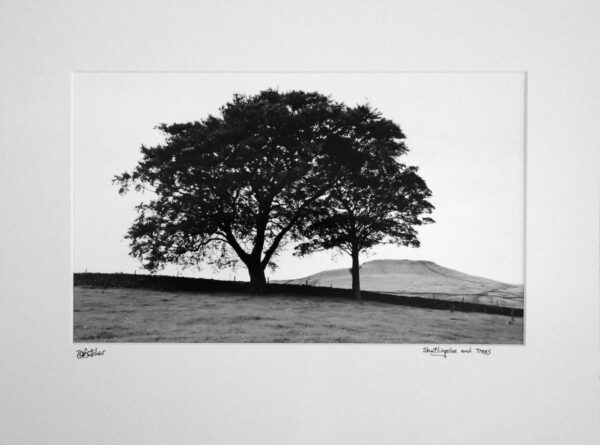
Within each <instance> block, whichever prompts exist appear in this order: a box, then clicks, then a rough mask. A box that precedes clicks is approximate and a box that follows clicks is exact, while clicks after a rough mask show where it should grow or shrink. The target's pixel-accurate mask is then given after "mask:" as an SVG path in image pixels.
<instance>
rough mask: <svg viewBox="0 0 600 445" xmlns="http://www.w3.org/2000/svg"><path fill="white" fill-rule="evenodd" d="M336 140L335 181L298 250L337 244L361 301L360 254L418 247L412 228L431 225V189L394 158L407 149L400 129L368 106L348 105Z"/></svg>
mask: <svg viewBox="0 0 600 445" xmlns="http://www.w3.org/2000/svg"><path fill="white" fill-rule="evenodd" d="M344 120H345V125H344V129H343V131H339V132H338V134H337V137H336V143H335V144H333V143H330V146H329V150H328V153H329V156H330V169H331V171H332V172H333V171H334V172H336V174H337V175H339V176H337V178H338V179H337V180H336V182H335V185H334V186H333V187H332V189H331V191H330V192H329V193H328V195H327V198H326V201H325V203H324V204H325V205H323V206H321V207H320V208H319V209H318V210H317V211H315V212H314V213H313V214H311V215H310V216H309V217H308V223H307V224H305V225H304V226H303V234H304V236H305V237H306V238H307V240H306V241H305V242H302V243H300V244H299V245H297V246H296V251H297V254H299V255H306V254H309V253H312V252H315V251H320V250H327V249H333V248H338V249H340V250H342V251H343V252H345V253H347V254H348V255H350V256H351V258H352V268H351V274H352V292H353V296H354V298H355V299H357V300H360V299H361V296H360V271H359V257H360V253H361V252H363V251H365V250H368V249H369V248H371V247H373V246H375V245H378V244H384V243H393V244H397V245H401V246H414V247H418V246H419V245H420V244H419V240H418V238H417V231H416V229H415V227H416V226H420V225H422V224H425V223H431V222H433V220H432V219H431V218H428V217H424V215H426V214H429V213H431V211H432V210H433V206H432V205H431V204H430V203H429V202H428V201H427V198H428V197H430V196H431V191H430V190H429V189H428V188H427V185H426V184H425V181H424V180H423V179H422V178H421V177H420V176H419V175H418V174H417V171H418V169H417V167H408V166H406V165H404V164H401V163H399V162H398V161H397V160H396V158H397V157H399V156H401V155H403V154H404V153H406V152H407V151H408V150H407V148H406V146H405V145H404V142H403V140H404V138H405V136H404V134H403V133H402V131H401V130H400V127H398V125H396V124H395V123H393V122H392V121H390V120H388V119H384V118H383V117H382V116H381V114H380V113H379V112H378V111H376V110H373V109H372V108H371V107H370V106H368V105H364V106H358V107H356V108H348V109H346V110H345V113H344Z"/></svg>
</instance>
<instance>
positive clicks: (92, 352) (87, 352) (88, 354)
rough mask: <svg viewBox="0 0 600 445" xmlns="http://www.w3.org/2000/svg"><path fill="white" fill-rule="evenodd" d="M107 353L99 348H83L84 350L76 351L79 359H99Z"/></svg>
mask: <svg viewBox="0 0 600 445" xmlns="http://www.w3.org/2000/svg"><path fill="white" fill-rule="evenodd" d="M105 352H106V349H101V350H98V348H90V349H88V348H83V350H81V349H78V350H77V351H76V353H77V358H92V357H97V356H99V355H104V353H105Z"/></svg>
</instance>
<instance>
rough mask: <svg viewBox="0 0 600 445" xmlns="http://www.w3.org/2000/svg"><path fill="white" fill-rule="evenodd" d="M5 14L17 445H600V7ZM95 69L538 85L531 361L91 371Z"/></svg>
mask: <svg viewBox="0 0 600 445" xmlns="http://www.w3.org/2000/svg"><path fill="white" fill-rule="evenodd" d="M0 17H1V20H2V22H1V24H0V32H1V33H2V38H1V40H0V41H1V42H2V43H1V44H2V53H1V56H2V64H1V65H2V77H1V79H0V80H1V89H0V91H1V93H0V94H1V98H2V109H1V117H2V119H1V124H2V127H1V129H0V130H1V131H0V143H1V152H0V172H1V175H0V194H1V195H0V204H1V206H2V207H1V208H2V217H1V218H0V233H1V234H2V235H1V238H0V239H1V243H2V244H1V250H0V265H1V267H0V317H1V320H0V321H1V323H0V335H1V337H0V338H1V340H0V443H2V444H7V445H8V444H11V445H12V444H55V443H56V444H79V443H86V444H107V443H109V444H131V443H177V444H181V443H190V444H191V443H194V444H197V443H207V444H238V443H244V444H271V443H273V444H279V443H286V444H301V443H302V444H303V443H323V444H337V443H340V444H342V443H343V444H363V443H364V444H367V443H368V444H371V443H376V444H397V443H411V444H441V443H444V444H446V443H450V444H480V443H486V444H505V443H520V444H522V443H527V444H529V443H531V444H538V443H557V444H560V443H577V444H596V443H598V441H599V439H600V425H599V418H600V415H599V414H600V360H599V358H600V354H599V352H600V348H599V337H600V335H599V329H598V328H599V323H598V322H599V311H598V308H599V300H598V282H599V277H598V270H599V269H598V266H599V264H598V247H599V243H598V241H599V238H598V233H599V220H598V179H599V178H598V171H599V168H598V167H599V162H598V161H599V158H598V140H599V135H600V131H599V126H598V123H597V121H598V116H599V115H600V101H599V96H598V95H599V93H600V89H599V88H598V75H599V70H598V68H599V66H598V54H599V53H600V51H599V50H600V48H599V44H598V42H599V41H600V38H599V37H600V36H599V31H598V28H597V25H598V23H599V21H600V20H599V19H600V16H599V7H598V4H597V3H596V2H591V1H579V2H572V1H503V2H492V1H477V2H476V1H455V2H445V1H418V2H416V1H415V2H402V1H394V2H379V3H377V6H375V4H374V3H372V4H371V3H367V2H356V1H345V2H341V1H338V2H336V1H332V2H328V3H327V4H326V5H324V4H322V2H298V3H297V4H295V5H292V4H288V3H287V2H276V1H269V2H265V1H263V2H260V1H259V2H241V1H239V2H231V1H230V2H222V3H217V2H212V3H209V2H191V1H189V2H184V1H175V2H173V1H170V2H133V1H131V2H127V3H124V2H116V1H102V2H100V1H90V2H75V1H57V2H30V3H25V2H16V1H4V2H2V3H0ZM73 70H132V71H137V70H143V71H158V70H163V71H164V70H167V71H180V70H188V71H197V70H210V71H215V70H217V71H218V70H235V71H264V70H268V71H279V70H286V71H315V70H318V71H330V70H333V71H354V70H369V71H464V70H469V71H470V70H474V71H480V70H483V71H494V70H526V71H528V79H529V88H528V92H529V96H528V103H529V109H528V110H529V111H528V154H527V196H526V197H527V223H526V226H527V238H526V245H527V264H526V292H527V294H526V295H527V296H526V299H527V303H526V345H525V346H512V347H494V348H493V352H492V355H491V356H489V357H480V356H474V357H452V358H448V359H442V358H438V357H430V356H428V355H424V354H422V353H421V352H420V351H421V348H420V346H418V345H202V344H200V345H182V344H178V345H164V344H163V345H152V344H146V345H114V346H113V345H108V346H106V347H105V348H106V349H107V352H106V355H105V356H103V357H99V358H93V359H87V360H76V359H75V350H76V349H77V348H78V347H79V346H77V345H73V344H72V343H71V330H72V323H71V309H72V290H71V284H72V281H71V280H72V278H71V227H70V226H71V209H70V203H71V190H70V178H71V172H70V169H71V161H70V144H71V133H70V119H71V117H70V116H71V115H70V107H71V104H70V80H71V72H72V71H73ZM88 346H91V345H88Z"/></svg>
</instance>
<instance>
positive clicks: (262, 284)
mask: <svg viewBox="0 0 600 445" xmlns="http://www.w3.org/2000/svg"><path fill="white" fill-rule="evenodd" d="M246 267H247V268H248V274H249V275H250V284H251V285H252V289H253V291H254V293H255V294H258V295H262V294H264V293H265V289H266V284H267V280H266V279H265V270H264V269H263V267H262V266H261V264H260V260H258V261H249V262H248V263H247V264H246Z"/></svg>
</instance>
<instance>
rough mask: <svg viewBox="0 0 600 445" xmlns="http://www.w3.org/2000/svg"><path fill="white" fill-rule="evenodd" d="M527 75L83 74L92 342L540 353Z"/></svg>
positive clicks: (79, 88)
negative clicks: (532, 305) (529, 291)
mask: <svg viewBox="0 0 600 445" xmlns="http://www.w3.org/2000/svg"><path fill="white" fill-rule="evenodd" d="M525 93H526V75H525V73H523V72H515V73H493V72H492V73H163V74H160V73H159V74H157V73H118V72H116V73H110V72H109V73H76V74H75V75H74V76H73V252H74V254H73V258H74V259H73V261H74V263H73V267H74V296H73V298H74V307H73V310H74V313H73V337H74V341H75V342H86V341H94V342H227V343H242V342H258V343H270V342H291V343H302V342H312V343H331V342H342V343H459V344H465V343H471V344H523V342H524V301H525V292H524V269H523V261H524V244H523V240H524V159H525V149H526V147H525Z"/></svg>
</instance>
